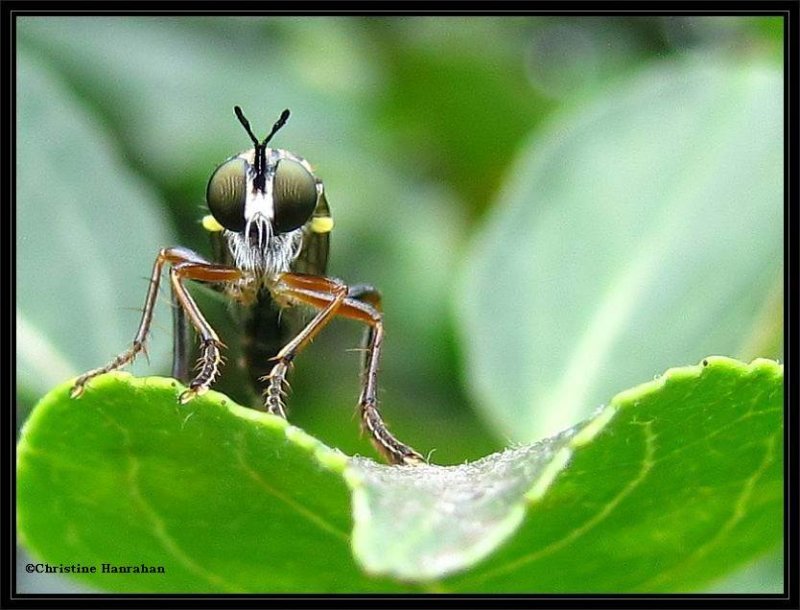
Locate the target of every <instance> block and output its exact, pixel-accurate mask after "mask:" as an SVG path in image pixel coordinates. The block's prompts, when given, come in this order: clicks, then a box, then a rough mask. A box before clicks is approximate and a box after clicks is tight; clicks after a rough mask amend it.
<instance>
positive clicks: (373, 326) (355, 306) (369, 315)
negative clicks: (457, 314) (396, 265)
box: [270, 273, 424, 464]
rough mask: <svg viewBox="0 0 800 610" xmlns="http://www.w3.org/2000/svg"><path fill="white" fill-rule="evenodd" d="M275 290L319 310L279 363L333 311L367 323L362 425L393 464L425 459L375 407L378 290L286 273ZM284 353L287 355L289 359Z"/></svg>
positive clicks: (379, 324)
mask: <svg viewBox="0 0 800 610" xmlns="http://www.w3.org/2000/svg"><path fill="white" fill-rule="evenodd" d="M343 289H344V290H343ZM276 292H278V294H279V295H280V296H282V297H284V298H287V299H289V300H291V301H295V302H300V303H305V304H308V305H312V306H314V307H317V308H318V309H321V310H322V311H321V312H320V314H318V315H317V317H316V318H315V319H314V320H312V322H311V323H310V324H309V325H308V326H307V327H306V329H304V332H305V331H308V333H307V334H306V335H305V336H301V335H303V333H301V335H298V337H296V338H295V340H293V341H292V342H291V343H289V344H288V345H287V346H286V347H285V348H284V349H283V350H281V353H280V354H278V358H279V364H280V363H281V362H286V363H287V364H288V362H291V359H292V358H294V356H295V355H296V353H297V352H298V351H299V350H300V349H301V348H302V347H303V346H304V345H306V344H307V342H308V341H310V340H311V339H312V338H313V337H314V336H315V335H316V334H317V333H318V332H319V331H320V330H321V329H322V328H323V326H324V325H325V324H327V322H328V321H330V318H331V317H333V316H334V315H340V316H343V317H346V318H350V319H354V320H358V321H360V322H363V323H365V324H367V325H368V330H367V336H366V354H365V358H364V365H363V368H364V374H363V379H362V383H363V387H362V390H361V396H360V398H359V411H360V415H361V421H362V426H363V428H366V429H367V431H369V433H370V435H371V437H372V442H373V444H374V445H375V448H376V449H377V450H378V451H379V452H380V453H381V455H383V457H384V458H385V459H386V460H387V461H388V462H391V463H394V464H419V463H422V462H424V460H423V458H422V456H421V455H420V454H419V453H417V452H416V451H415V450H414V449H412V448H411V447H409V446H408V445H406V444H404V443H401V442H400V441H399V440H397V438H395V436H394V435H392V433H391V432H389V429H388V428H387V427H386V424H385V423H384V421H383V418H382V417H381V415H380V412H379V411H378V406H377V405H378V399H377V376H378V363H379V360H380V351H381V345H382V342H383V315H382V314H381V311H380V294H379V293H378V292H377V290H375V289H374V288H371V287H369V286H358V287H354V288H353V289H350V290H347V289H346V288H345V287H344V286H343V285H342V284H340V283H338V282H334V281H333V280H330V279H327V278H321V277H315V276H302V275H299V274H291V273H287V274H283V275H282V276H281V278H280V282H279V284H278V286H277V288H276ZM343 292H344V294H343ZM322 314H325V316H324V318H323V320H322V321H321V322H319V321H317V320H318V319H319V318H322V317H323V316H322ZM315 322H316V323H315ZM286 356H289V357H288V360H287V358H286ZM273 370H274V369H273ZM270 376H271V375H270Z"/></svg>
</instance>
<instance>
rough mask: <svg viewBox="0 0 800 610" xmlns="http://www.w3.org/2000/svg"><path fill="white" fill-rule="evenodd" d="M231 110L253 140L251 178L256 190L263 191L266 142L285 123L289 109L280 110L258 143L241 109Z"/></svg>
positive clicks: (265, 178)
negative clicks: (254, 173)
mask: <svg viewBox="0 0 800 610" xmlns="http://www.w3.org/2000/svg"><path fill="white" fill-rule="evenodd" d="M233 112H234V113H235V114H236V118H237V119H239V122H240V123H241V124H242V127H244V130H245V131H246V132H247V135H248V136H250V139H251V140H252V141H253V146H255V148H256V158H255V161H256V164H255V165H256V167H255V169H256V176H255V178H254V179H253V186H254V187H255V188H256V189H257V190H259V191H263V190H264V187H265V186H266V182H267V176H266V172H265V168H266V167H267V143H268V142H269V141H270V140H271V139H272V136H274V135H275V134H276V133H277V132H278V130H279V129H280V128H281V127H283V126H284V125H285V124H286V121H288V120H289V114H290V113H289V109H288V108H286V109H285V110H284V111H283V112H281V116H280V118H278V120H277V121H275V124H274V125H273V126H272V129H271V130H270V132H269V134H267V137H266V138H264V140H263V141H261V142H260V143H259V141H258V138H257V137H256V136H255V134H254V133H253V130H252V129H251V128H250V121H248V120H247V118H246V117H245V116H244V112H242V109H241V108H240V107H239V106H234V107H233Z"/></svg>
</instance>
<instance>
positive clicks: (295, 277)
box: [263, 273, 347, 419]
mask: <svg viewBox="0 0 800 610" xmlns="http://www.w3.org/2000/svg"><path fill="white" fill-rule="evenodd" d="M292 286H294V287H292ZM275 291H276V292H277V293H278V294H279V295H281V296H283V297H284V298H288V299H290V300H296V301H299V302H305V301H303V299H302V298H300V297H298V295H301V294H304V293H312V294H314V293H320V294H324V297H323V298H322V299H320V300H318V301H317V302H315V303H311V304H313V305H314V306H316V307H317V308H318V309H319V310H320V311H319V312H318V313H317V315H316V316H314V318H313V319H312V320H311V322H309V323H308V324H307V325H306V326H305V328H303V330H301V331H300V332H299V333H298V334H297V335H296V336H295V337H294V339H292V340H291V341H289V343H287V344H286V345H284V346H283V348H282V349H281V351H280V352H278V355H277V356H275V358H273V360H277V363H276V364H275V365H274V366H273V367H272V370H271V371H270V373H269V375H267V376H266V377H264V378H263V379H264V381H267V388H266V390H264V406H265V407H266V409H267V411H268V412H269V413H272V414H273V415H277V416H279V417H283V418H284V419H285V418H286V409H285V406H284V403H283V396H284V389H283V386H284V383H285V381H286V374H287V372H288V370H289V365H290V364H291V363H292V360H294V358H295V356H296V355H297V354H298V353H299V352H300V350H302V349H303V347H305V346H306V344H307V343H308V342H310V341H311V340H312V339H313V338H314V337H315V336H316V335H317V333H319V331H321V330H322V329H323V328H325V326H326V325H327V324H328V322H330V320H331V319H332V318H333V316H334V315H335V314H336V311H337V309H339V307H340V306H341V304H342V302H343V301H344V299H345V297H346V296H347V286H345V285H344V284H342V283H341V282H336V281H334V280H330V279H328V278H323V277H317V276H311V275H302V274H296V273H284V274H283V275H281V277H280V280H279V282H278V284H277V286H276V288H275Z"/></svg>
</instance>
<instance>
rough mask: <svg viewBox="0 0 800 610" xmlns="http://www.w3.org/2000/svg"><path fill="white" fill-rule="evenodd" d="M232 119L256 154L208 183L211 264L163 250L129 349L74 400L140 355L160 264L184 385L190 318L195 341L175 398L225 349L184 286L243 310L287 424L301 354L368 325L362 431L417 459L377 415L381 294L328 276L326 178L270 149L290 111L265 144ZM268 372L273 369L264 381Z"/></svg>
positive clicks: (270, 394)
mask: <svg viewBox="0 0 800 610" xmlns="http://www.w3.org/2000/svg"><path fill="white" fill-rule="evenodd" d="M234 112H235V114H236V117H237V118H238V119H239V122H240V123H241V124H242V126H243V127H244V129H245V131H246V132H247V135H248V136H249V137H250V140H252V142H253V148H251V149H249V150H247V151H245V152H242V153H240V154H238V155H236V156H233V157H231V158H229V159H228V160H226V161H225V162H224V163H222V164H221V165H220V166H219V167H217V169H216V170H215V171H214V173H213V174H212V175H211V178H210V180H209V182H208V187H207V189H206V203H207V204H208V210H209V212H211V214H210V215H208V216H206V217H205V218H204V219H203V226H204V227H205V228H206V230H208V231H210V232H211V234H212V238H213V242H214V246H215V247H214V250H215V258H216V260H215V261H214V262H211V261H208V260H206V259H204V258H203V257H202V256H200V255H199V254H197V253H195V252H193V251H192V250H189V249H187V248H182V247H180V246H175V247H171V248H163V249H162V250H160V251H159V253H158V256H156V260H155V264H154V265H153V272H152V274H151V277H150V286H149V289H148V291H147V297H146V298H145V303H144V309H143V311H142V318H141V321H140V323H139V329H138V331H137V333H136V337H135V338H134V340H133V344H132V345H131V347H129V348H128V349H127V350H125V351H124V352H122V353H121V354H119V355H118V356H117V357H116V358H114V359H113V360H112V361H111V362H109V363H108V364H106V365H105V366H103V367H100V368H97V369H93V370H91V371H88V372H86V373H84V374H83V375H81V376H80V377H78V379H77V380H76V381H75V383H74V385H73V387H72V393H71V395H72V397H73V398H77V397H78V396H80V395H81V394H82V393H83V391H84V389H85V387H86V384H87V383H88V382H89V381H90V380H91V379H93V378H94V377H97V376H98V375H102V374H104V373H108V372H109V371H113V370H115V369H119V368H120V367H122V366H125V365H127V364H129V363H130V362H132V361H133V360H134V358H136V356H137V354H139V353H140V352H141V351H143V350H144V345H145V340H146V339H147V335H148V332H149V330H150V323H151V321H152V317H153V309H154V307H155V303H156V298H157V295H158V289H159V283H160V281H161V275H162V273H161V272H162V269H163V267H164V266H165V265H166V266H167V267H168V268H169V281H170V287H171V290H172V300H173V305H174V307H175V316H174V320H175V323H176V329H175V338H176V341H177V343H176V347H175V349H174V361H173V373H174V374H176V376H178V377H182V378H184V380H185V379H186V378H188V366H186V364H185V361H186V360H187V354H188V353H189V351H190V350H189V349H188V347H187V344H186V343H187V342H186V341H185V339H184V338H185V336H186V333H185V332H184V330H183V328H182V327H185V326H186V319H187V318H188V320H189V322H190V323H191V325H192V326H193V327H194V329H195V331H196V332H197V334H198V336H199V339H200V341H199V359H198V366H197V368H196V374H195V375H194V377H193V378H192V379H191V380H189V383H188V387H187V388H186V390H184V391H183V392H182V393H181V394H180V396H179V398H178V400H179V401H180V402H181V403H186V402H188V401H189V400H191V399H192V398H194V397H195V396H198V395H200V394H203V393H204V392H206V391H207V390H208V388H209V387H210V386H211V385H212V383H213V382H214V380H215V379H216V377H217V375H218V373H219V368H220V363H221V349H222V347H223V345H222V342H221V341H220V339H219V337H218V336H217V333H216V332H215V331H214V329H213V328H212V327H211V325H209V323H208V322H207V321H206V319H205V317H204V316H203V314H202V312H201V311H200V309H199V308H198V307H197V304H196V303H195V301H194V299H193V298H192V296H191V295H190V294H189V292H188V291H187V289H186V286H185V285H184V283H185V281H186V280H195V281H199V282H205V283H209V284H212V285H216V286H218V287H219V288H220V289H221V290H222V291H223V292H224V293H225V294H226V295H227V296H228V297H229V298H231V299H233V300H235V301H236V302H238V303H239V304H240V305H241V306H242V308H243V309H244V310H246V311H247V312H248V314H247V315H246V317H245V321H246V325H247V326H248V328H247V330H248V331H249V334H250V335H251V337H250V342H249V345H247V346H246V350H245V351H246V358H247V361H248V367H249V368H250V369H251V370H252V371H259V372H258V373H257V374H255V375H254V376H255V377H256V379H257V381H258V383H259V384H260V386H261V388H260V389H261V396H262V399H263V400H262V402H263V409H264V410H266V411H267V412H269V413H271V414H273V415H277V416H279V417H283V418H285V417H286V408H285V404H284V396H285V394H286V377H287V374H288V371H289V367H290V365H291V364H292V362H293V360H294V358H295V357H296V356H297V354H298V353H299V352H300V351H301V350H302V349H303V348H304V347H305V346H307V345H308V344H309V342H310V341H311V340H312V339H313V338H314V337H315V336H316V335H317V334H318V333H319V332H320V331H321V330H322V329H323V328H324V327H325V326H326V325H327V324H328V322H330V321H331V320H332V319H333V317H334V316H344V317H346V318H351V319H354V320H358V321H360V322H362V323H364V324H365V325H366V333H365V339H364V348H365V349H364V359H363V363H362V369H363V374H362V387H361V395H360V397H359V401H358V407H359V412H360V416H361V425H362V429H365V430H366V431H367V432H368V433H369V434H370V436H371V440H372V442H373V444H374V445H375V447H376V448H377V450H378V451H379V452H380V453H381V454H382V455H383V456H384V457H385V458H386V460H387V461H389V462H391V463H394V464H416V463H420V462H422V461H423V460H422V457H421V456H420V454H419V453H417V452H416V451H415V450H414V449H412V448H411V447H409V446H408V445H405V444H404V443H401V442H400V441H398V440H397V439H396V438H395V437H394V436H393V435H392V434H391V432H389V430H388V428H387V427H386V424H385V423H384V422H383V419H382V418H381V415H380V413H379V412H378V405H377V398H378V397H377V374H378V361H379V359H380V353H381V346H382V343H383V334H384V331H383V316H382V313H381V297H380V293H379V292H378V291H377V290H375V289H374V288H372V287H371V286H367V285H359V286H352V287H348V286H346V285H345V284H344V283H342V282H341V281H339V280H337V279H333V278H329V277H327V276H326V275H325V272H326V267H327V263H328V248H329V235H330V232H331V229H332V228H333V220H332V218H331V214H330V210H329V208H328V202H327V201H326V199H325V190H324V187H323V184H322V181H321V180H320V179H319V178H317V177H316V176H315V175H314V173H313V170H312V168H311V166H310V165H309V164H308V162H307V161H306V160H305V159H303V158H301V157H299V156H297V155H295V154H293V153H291V152H289V151H287V150H283V149H280V148H269V147H268V146H267V144H268V143H269V141H270V140H271V139H272V137H273V136H274V135H275V133H276V132H277V131H278V130H279V129H280V128H281V127H283V125H284V124H285V123H286V121H287V119H288V118H289V111H288V110H284V111H283V113H282V114H281V116H280V118H279V119H278V121H277V122H276V123H275V124H274V125H273V127H272V130H271V131H270V132H269V134H268V135H267V137H266V138H264V139H263V140H262V141H261V142H259V141H258V138H256V136H255V135H254V134H253V130H252V129H251V128H250V123H249V122H248V120H247V119H246V118H245V116H244V114H243V113H242V110H241V108H239V107H238V106H236V107H235V108H234ZM297 305H305V306H310V307H312V308H313V309H314V310H316V312H317V313H316V315H315V316H314V317H313V318H312V319H311V321H310V322H308V323H307V324H306V325H305V326H304V327H303V328H302V330H300V332H299V333H297V334H296V335H295V336H294V337H293V338H291V339H290V340H288V341H287V342H286V343H285V344H283V345H282V347H281V346H279V345H278V346H275V347H274V348H273V350H272V351H271V353H270V352H267V350H268V349H269V347H270V346H271V345H274V344H275V342H274V338H275V337H276V336H279V335H278V334H276V332H275V325H276V324H277V323H278V322H279V316H278V312H279V311H280V310H281V309H283V308H288V307H292V306H297ZM276 351H277V355H276V354H275V352H276ZM270 356H272V357H270ZM270 365H271V370H270V371H269V372H268V373H267V374H266V375H263V376H262V373H263V372H265V370H266V368H267V367H268V366H270ZM261 367H264V368H263V369H261Z"/></svg>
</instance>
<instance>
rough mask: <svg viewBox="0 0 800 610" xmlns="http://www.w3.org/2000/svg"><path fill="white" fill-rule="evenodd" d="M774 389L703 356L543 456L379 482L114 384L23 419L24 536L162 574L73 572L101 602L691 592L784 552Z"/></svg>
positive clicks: (126, 382) (228, 418)
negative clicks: (221, 595) (155, 597)
mask: <svg viewBox="0 0 800 610" xmlns="http://www.w3.org/2000/svg"><path fill="white" fill-rule="evenodd" d="M782 379H783V369H782V367H781V366H779V365H777V364H775V363H774V362H772V361H766V360H758V361H756V362H754V363H753V364H752V365H750V366H746V365H743V364H741V363H739V362H736V361H733V360H729V359H726V358H709V359H708V360H707V362H706V365H705V366H704V365H698V366H693V367H685V368H681V369H671V370H670V371H667V373H666V374H665V375H664V376H663V377H661V378H660V379H658V380H656V381H652V382H649V383H647V384H644V385H642V386H639V387H636V388H633V389H632V390H629V391H627V392H623V393H621V394H619V395H618V396H617V397H616V398H614V399H613V400H612V401H611V403H610V404H609V406H607V407H605V408H604V409H601V410H600V411H599V412H598V413H597V414H596V415H595V416H594V417H593V418H592V419H591V420H589V421H587V422H585V423H584V424H581V425H579V426H576V427H574V428H572V429H570V430H568V431H566V432H564V433H562V434H561V435H558V436H557V437H555V438H551V439H548V440H545V441H542V442H541V443H537V444H534V445H529V446H521V447H515V448H511V449H508V450H506V451H503V452H501V453H497V454H493V455H491V456H488V457H486V458H483V459H482V460H479V461H477V462H474V463H471V464H463V465H459V466H435V465H423V466H418V467H392V466H384V465H378V464H375V463H374V462H371V461H370V460H367V459H364V458H347V457H346V456H344V455H343V454H341V453H340V452H338V451H336V450H334V449H330V448H328V447H326V446H324V445H323V444H321V443H320V442H319V441H317V440H315V439H314V438H312V437H310V436H308V435H307V434H306V433H304V432H302V431H301V430H299V429H298V428H295V427H293V426H291V425H289V424H287V423H286V422H284V421H282V420H280V419H277V418H274V417H272V416H269V415H266V414H263V413H259V412H256V411H252V410H248V409H244V408H242V407H239V406H237V405H235V404H233V403H231V402H230V401H229V399H227V398H225V397H224V396H223V395H221V394H218V393H216V392H209V393H208V394H206V395H205V396H202V397H200V398H197V399H195V400H194V401H192V402H190V403H189V404H187V405H179V404H178V403H177V402H176V397H177V396H178V394H179V392H180V390H181V388H180V387H179V384H178V383H177V382H174V381H171V380H164V379H161V378H155V377H151V378H147V379H141V380H137V379H135V378H132V377H130V376H128V375H125V374H112V375H108V376H106V377H102V378H99V379H97V380H94V381H93V382H92V384H91V385H90V387H89V388H88V389H87V392H86V394H85V395H84V396H83V397H82V398H81V399H80V400H70V399H69V398H68V390H69V385H68V384H65V385H63V386H61V387H59V388H56V389H55V390H53V392H51V393H50V394H49V395H48V396H47V397H45V398H44V399H43V400H42V402H41V403H40V404H39V405H38V406H37V408H36V409H35V410H34V412H33V414H32V416H31V417H30V419H29V420H28V422H27V423H26V426H25V428H24V430H23V435H22V439H21V441H20V444H19V446H18V523H19V530H20V533H21V535H22V537H23V539H24V541H25V543H26V545H27V546H28V548H29V549H30V550H31V551H32V552H34V553H35V554H36V555H37V556H39V557H41V558H42V559H44V560H45V561H47V562H49V563H50V564H52V565H57V564H61V563H63V564H67V565H72V564H82V565H83V566H96V567H97V569H98V570H100V569H101V566H102V564H103V563H111V564H114V565H119V564H121V565H137V566H138V565H140V564H142V563H144V564H146V565H161V566H164V568H165V574H146V575H143V574H103V573H98V574H79V575H78V577H79V578H81V579H82V580H84V581H85V582H87V583H91V584H92V585H93V586H96V587H100V588H103V589H109V590H115V591H176V592H189V591H220V592H233V591H237V592H263V591H281V592H289V591H306V592H309V591H316V592H337V591H339V592H342V591H350V592H363V591H398V590H412V591H413V590H417V591H418V590H427V591H453V592H488V591H527V592H531V591H542V592H556V591H562V592H575V591H594V592H597V591H676V590H694V589H696V587H698V586H701V585H702V584H704V583H708V582H710V581H711V580H712V579H714V578H716V577H719V576H721V575H724V574H726V573H727V572H728V571H730V570H731V569H733V568H735V567H736V566H737V565H740V564H743V563H745V562H748V561H750V560H752V559H755V558H757V557H758V556H759V555H760V554H761V553H763V552H765V551H768V550H770V549H771V548H774V547H775V546H776V545H777V544H778V543H779V542H780V539H781V533H782V527H781V507H782V472H781V464H782V459H781V455H782V450H783V448H782V434H783V433H782V420H781V413H782V411H781V405H782V400H783V385H782V384H783V381H782ZM348 486H349V487H350V489H351V490H352V500H351V498H350V494H349V493H348ZM351 503H352V517H351ZM351 527H352V533H351ZM351 546H352V552H351ZM353 552H354V554H353ZM386 577H395V578H400V579H401V580H402V582H405V584H401V581H398V580H394V579H392V578H386Z"/></svg>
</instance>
